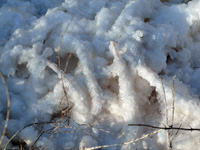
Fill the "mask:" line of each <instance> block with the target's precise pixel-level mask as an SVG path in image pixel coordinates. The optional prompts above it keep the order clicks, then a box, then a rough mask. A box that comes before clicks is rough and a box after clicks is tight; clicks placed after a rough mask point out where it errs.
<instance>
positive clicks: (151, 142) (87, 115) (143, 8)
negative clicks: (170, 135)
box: [0, 0, 200, 150]
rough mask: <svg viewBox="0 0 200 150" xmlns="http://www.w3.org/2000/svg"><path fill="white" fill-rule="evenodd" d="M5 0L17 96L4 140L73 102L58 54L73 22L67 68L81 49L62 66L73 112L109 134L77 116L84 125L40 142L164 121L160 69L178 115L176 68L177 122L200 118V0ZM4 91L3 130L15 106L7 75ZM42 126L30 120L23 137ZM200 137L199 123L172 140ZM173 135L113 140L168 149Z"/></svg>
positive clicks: (0, 104)
mask: <svg viewBox="0 0 200 150" xmlns="http://www.w3.org/2000/svg"><path fill="white" fill-rule="evenodd" d="M77 3H78V5H77ZM0 6H1V8H0V37H1V40H0V49H1V51H0V71H1V72H2V73H3V74H4V76H5V77H6V82H7V84H8V87H9V91H10V96H11V116H10V120H9V122H8V129H7V134H6V137H5V139H4V142H3V143H2V146H4V145H5V143H6V142H7V141H8V139H9V138H11V136H12V135H13V134H14V133H15V132H17V131H18V130H19V129H20V128H22V127H24V126H25V125H27V124H31V123H34V122H35V121H36V120H37V121H43V122H44V121H50V119H52V117H53V116H54V115H55V113H57V110H58V108H59V105H60V102H61V99H62V108H63V109H64V108H65V107H66V106H67V103H66V101H67V100H66V97H64V91H63V87H62V86H63V85H62V81H61V72H60V71H59V67H58V62H57V56H58V52H59V51H58V45H59V42H60V40H61V35H62V33H63V32H64V30H65V29H66V26H68V24H69V23H70V25H69V26H68V29H67V32H66V33H65V34H64V37H63V41H62V43H61V49H60V55H61V69H62V70H64V66H65V62H66V60H67V57H68V55H69V53H72V55H73V56H72V58H71V60H70V61H69V65H68V69H67V72H66V73H63V82H64V87H65V89H67V95H68V100H69V103H70V105H73V108H72V110H71V114H70V115H71V117H72V118H73V120H74V121H75V122H77V123H79V124H87V125H93V126H94V127H98V128H102V129H104V130H108V131H110V133H107V132H103V131H101V130H99V129H97V128H91V127H85V126H79V125H78V124H76V123H75V122H73V120H72V119H71V121H70V127H73V128H76V129H77V132H75V133H66V134H62V133H57V134H55V135H54V136H53V137H52V138H51V139H50V140H49V141H48V139H49V137H50V136H51V135H48V134H43V135H42V137H41V138H40V139H39V140H38V141H37V143H36V147H40V146H42V147H46V149H52V150H53V149H81V148H83V147H89V146H98V145H107V144H115V143H121V142H124V141H129V140H132V139H134V138H138V137H140V136H142V135H144V134H146V133H149V132H151V130H150V129H147V128H143V127H140V128H138V127H128V126H127V124H128V123H145V124H151V125H155V126H163V124H166V116H165V115H166V112H165V107H166V105H165V103H164V96H163V87H162V84H161V79H162V78H163V82H164V87H165V93H166V98H167V107H168V110H169V113H168V115H169V116H168V118H169V124H171V118H172V113H171V111H172V99H173V97H172V91H171V85H170V84H169V82H170V81H171V80H172V78H173V76H174V75H176V79H175V81H174V83H175V92H176V97H175V121H174V126H180V124H182V127H188V125H190V126H191V127H192V128H197V127H199V126H200V123H199V121H198V119H199V115H200V109H199V95H200V92H199V90H200V81H199V75H200V71H199V67H200V59H199V58H200V51H199V47H200V32H199V27H200V17H199V16H200V1H198V0H193V1H192V2H189V3H188V4H169V3H161V2H160V1H159V0H148V1H147V0H135V1H132V0H124V1H112V0H109V1H107V0H101V1H99V0H81V1H77V0H65V1H64V0H57V1H50V0H40V1H37V0H29V1H25V0H15V1H13V0H8V1H1V2H0ZM74 14H75V16H74ZM73 16H74V17H73ZM72 18H73V20H72V21H71V19H72ZM0 92H1V94H0V120H1V122H0V132H2V130H3V126H4V123H5V116H6V111H7V109H6V107H7V100H6V94H5V89H4V86H3V84H2V82H1V84H0ZM63 97H64V99H63ZM48 127H50V125H49V126H48ZM73 130H74V129H67V131H68V132H69V131H73ZM86 131H87V132H86ZM38 133H39V129H38V128H36V127H29V128H26V129H24V130H23V131H22V132H21V133H20V134H19V136H20V137H21V138H22V139H23V140H24V141H25V142H26V143H27V144H28V146H30V145H31V144H32V143H33V142H34V140H35V139H36V137H37V134H38ZM88 133H90V134H88ZM19 136H18V137H19ZM197 136H199V133H198V132H192V133H191V132H183V131H179V133H178V134H177V135H176V136H175V137H174V139H173V146H174V149H194V145H195V148H198V145H199V144H200V143H199V139H198V138H197ZM166 139H167V134H166V132H165V131H163V132H159V133H158V134H157V135H154V137H153V138H146V139H144V140H141V141H138V142H136V143H135V145H134V144H129V145H123V146H116V147H112V148H110V149H113V150H119V149H124V150H125V149H130V150H131V149H135V148H137V149H165V148H166ZM0 147H1V146H0ZM9 147H14V145H12V144H10V145H9Z"/></svg>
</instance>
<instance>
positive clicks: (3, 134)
mask: <svg viewBox="0 0 200 150" xmlns="http://www.w3.org/2000/svg"><path fill="white" fill-rule="evenodd" d="M0 77H1V80H2V81H3V84H4V86H5V89H6V95H7V115H6V122H5V125H4V129H3V132H2V135H1V138H0V145H1V143H2V142H3V139H4V136H5V134H6V130H7V127H8V121H9V117H10V95H9V91H8V86H7V84H6V80H5V78H4V76H3V74H2V73H1V72H0Z"/></svg>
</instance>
